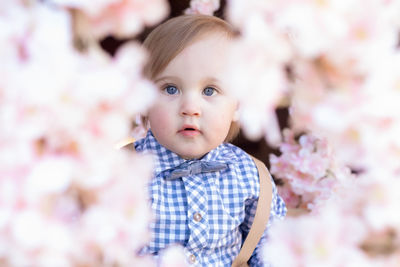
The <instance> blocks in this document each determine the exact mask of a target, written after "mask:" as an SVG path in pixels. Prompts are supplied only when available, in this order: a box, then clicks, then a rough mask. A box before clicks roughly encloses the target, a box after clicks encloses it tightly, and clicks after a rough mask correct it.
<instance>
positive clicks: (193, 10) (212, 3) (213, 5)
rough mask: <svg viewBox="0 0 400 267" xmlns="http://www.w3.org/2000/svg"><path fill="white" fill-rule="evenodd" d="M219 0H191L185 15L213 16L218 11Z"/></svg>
mask: <svg viewBox="0 0 400 267" xmlns="http://www.w3.org/2000/svg"><path fill="white" fill-rule="evenodd" d="M219 5H220V0H191V1H190V7H189V8H187V9H186V10H185V14H204V15H213V14H214V12H215V11H217V10H218V9H219Z"/></svg>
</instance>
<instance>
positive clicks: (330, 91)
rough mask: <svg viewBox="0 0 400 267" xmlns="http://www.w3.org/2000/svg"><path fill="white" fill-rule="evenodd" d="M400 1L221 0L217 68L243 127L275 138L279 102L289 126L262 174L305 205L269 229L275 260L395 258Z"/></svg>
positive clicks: (382, 262) (292, 201) (334, 262)
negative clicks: (227, 27) (230, 38)
mask: <svg viewBox="0 0 400 267" xmlns="http://www.w3.org/2000/svg"><path fill="white" fill-rule="evenodd" d="M399 6H400V1H378V0H368V1H359V0H350V1H334V0H327V1H307V0H306V1H291V0H287V1H286V0H285V1H256V0H250V1H240V0H231V1H228V5H227V14H228V19H229V21H230V22H231V23H232V24H234V25H235V26H236V27H237V28H238V30H239V31H240V36H239V38H238V40H237V43H238V44H240V45H238V47H237V48H236V49H235V53H236V55H233V57H232V59H233V60H232V63H231V64H230V66H231V67H232V70H229V71H228V73H229V72H230V73H235V74H236V76H235V77H234V79H233V80H234V82H233V83H232V84H231V87H232V89H233V91H234V92H236V93H237V94H238V95H239V96H240V100H241V105H240V107H241V109H242V117H241V122H242V125H243V127H244V132H245V133H247V134H248V136H249V137H254V138H257V137H265V138H266V140H267V141H268V142H269V143H270V144H271V145H279V138H280V136H281V135H280V131H279V127H277V124H276V122H274V121H276V119H275V120H274V119H272V120H271V119H270V118H273V117H275V109H276V107H279V106H282V105H283V106H287V107H288V108H289V113H290V125H289V126H290V128H291V131H292V132H291V133H288V132H286V133H284V138H285V140H284V142H283V143H281V147H280V149H281V152H282V154H281V155H280V156H279V157H277V156H271V165H272V168H271V171H272V172H273V173H275V175H276V176H278V177H280V178H283V179H286V180H285V181H286V186H287V187H286V188H284V190H283V191H282V194H283V195H284V196H286V197H287V198H286V199H287V201H288V204H289V205H292V206H300V207H304V205H306V207H307V208H309V209H312V211H313V212H311V213H307V214H306V215H303V216H299V217H295V218H289V219H287V220H286V221H284V222H282V223H280V224H276V225H277V226H276V228H275V229H274V228H272V229H271V232H272V233H271V240H270V241H271V242H270V243H269V244H268V245H267V246H266V247H265V255H266V258H267V259H268V260H269V261H271V262H273V263H274V266H278V267H279V266H353V265H357V266H397V265H398V260H399V255H400V245H399V240H398V237H399V236H400V231H399V230H400V229H399V218H398V217H399V216H398V215H397V214H398V212H397V211H398V210H399V208H400V206H399V203H400V202H399V201H398V196H397V194H396V193H395V191H396V189H397V191H398V188H399V181H398V177H399V175H400V164H399V162H400V153H399V151H400V143H399V139H398V138H397V136H398V134H399V133H400V128H399V125H400V121H399V118H400V116H399V115H400V109H399V108H398V107H397V103H398V102H399V101H400V91H399V81H400V80H399V77H400V75H399V69H400V68H399V64H400V58H399V52H400V51H399V47H398V38H399V37H398V36H399V35H398V34H399V31H400V23H399V22H400V21H399V17H400V14H399V12H400V9H399ZM360 7H362V8H360ZM249 51H250V52H251V54H250V53H249ZM243 54H244V55H247V56H246V57H242V56H241V55H243ZM251 55H253V56H251ZM271 71H273V73H275V76H272V75H271ZM268 118H269V119H268ZM271 121H272V122H274V123H271ZM301 133H306V135H303V136H302V137H300V139H299V141H298V142H297V141H294V140H295V139H293V138H292V137H291V135H293V134H294V135H295V136H297V135H301ZM312 136H318V137H319V138H320V141H317V140H315V139H314V138H313V137H312ZM329 147H332V148H334V154H331V152H330V151H329V149H328V148H329ZM332 163H333V164H334V166H336V167H339V169H337V168H335V167H332V166H331V164H332ZM341 166H343V167H341ZM344 166H347V167H344ZM348 168H351V170H353V171H354V173H355V174H356V175H351V173H350V172H349V169H348ZM333 177H334V178H335V179H331V178H333ZM339 177H340V179H337V178H339ZM336 180H338V181H340V183H337V181H336ZM324 182H326V183H324ZM332 182H333V183H332ZM320 197H322V198H323V199H324V201H320V199H319V198H320ZM310 204H311V205H310ZM302 205H303V206H302ZM331 234H332V235H331ZM305 235H306V236H305ZM274 255H286V256H285V258H284V259H282V257H274ZM396 264H397V265H396Z"/></svg>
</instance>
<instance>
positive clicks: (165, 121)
mask: <svg viewBox="0 0 400 267" xmlns="http://www.w3.org/2000/svg"><path fill="white" fill-rule="evenodd" d="M168 114H169V113H168V112H167V110H166V109H164V108H160V107H155V108H153V109H151V111H150V114H149V121H150V127H151V128H152V129H166V128H168V126H170V125H171V118H170V116H169V115H168Z"/></svg>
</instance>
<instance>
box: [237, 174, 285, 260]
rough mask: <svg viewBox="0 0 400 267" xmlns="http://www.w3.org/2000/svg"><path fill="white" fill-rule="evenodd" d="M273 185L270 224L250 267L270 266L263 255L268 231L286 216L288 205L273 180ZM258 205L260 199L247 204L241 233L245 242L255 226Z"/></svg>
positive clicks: (253, 255) (254, 253)
mask: <svg viewBox="0 0 400 267" xmlns="http://www.w3.org/2000/svg"><path fill="white" fill-rule="evenodd" d="M271 183H272V201H271V211H270V215H269V220H268V224H267V227H266V229H265V230H264V233H263V235H262V237H261V239H260V241H259V243H258V244H257V246H256V248H255V250H254V252H253V254H252V256H251V257H250V260H249V262H248V263H249V266H254V267H256V266H257V267H260V266H264V267H267V266H270V265H269V264H268V263H267V262H264V260H263V255H262V254H263V253H262V250H263V246H264V245H265V243H266V242H267V240H268V230H269V229H270V227H271V225H272V224H273V223H274V221H275V220H282V219H283V218H284V217H285V215H286V205H285V203H284V201H283V199H282V198H281V197H280V196H279V195H278V192H277V189H276V186H275V183H274V182H273V180H272V179H271ZM257 203H258V198H257V199H252V200H248V201H247V203H246V208H245V209H246V210H245V212H246V215H245V219H244V222H243V223H242V224H241V226H240V229H241V232H242V234H243V241H244V240H245V238H246V237H247V235H248V233H249V231H250V227H251V225H252V224H253V220H254V216H255V214H256V209H257Z"/></svg>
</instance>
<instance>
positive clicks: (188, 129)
mask: <svg viewBox="0 0 400 267" xmlns="http://www.w3.org/2000/svg"><path fill="white" fill-rule="evenodd" d="M178 132H179V133H180V134H182V135H184V136H196V135H198V134H200V130H199V129H197V128H196V127H195V126H191V125H190V126H189V125H188V126H186V125H184V126H183V127H182V128H181V129H180V130H179V131H178Z"/></svg>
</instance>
